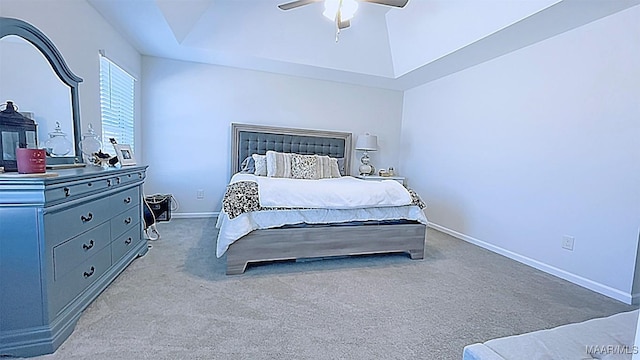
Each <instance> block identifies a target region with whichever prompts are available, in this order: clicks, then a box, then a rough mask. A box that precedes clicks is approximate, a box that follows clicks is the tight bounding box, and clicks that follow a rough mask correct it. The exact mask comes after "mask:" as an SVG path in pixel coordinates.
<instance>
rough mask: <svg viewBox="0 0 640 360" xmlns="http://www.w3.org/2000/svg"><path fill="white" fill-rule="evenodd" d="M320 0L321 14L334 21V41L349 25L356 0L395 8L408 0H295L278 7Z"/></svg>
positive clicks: (400, 6) (286, 8) (318, 0)
mask: <svg viewBox="0 0 640 360" xmlns="http://www.w3.org/2000/svg"><path fill="white" fill-rule="evenodd" d="M321 1H324V12H323V13H322V15H324V16H325V17H326V18H328V19H330V20H332V21H335V23H336V42H338V35H339V34H340V30H342V29H346V28H348V27H349V26H350V25H351V19H352V18H353V15H354V14H355V12H356V10H358V1H360V2H368V3H373V4H380V5H385V6H393V7H397V8H403V7H404V6H405V5H407V2H409V0H357V1H356V0H296V1H291V2H288V3H284V4H280V5H278V7H279V8H280V9H281V10H291V9H295V8H298V7H301V6H304V5H309V4H313V3H317V2H321Z"/></svg>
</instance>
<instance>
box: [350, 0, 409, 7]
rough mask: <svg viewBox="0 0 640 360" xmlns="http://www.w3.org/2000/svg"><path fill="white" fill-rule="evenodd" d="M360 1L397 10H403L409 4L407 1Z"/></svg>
mask: <svg viewBox="0 0 640 360" xmlns="http://www.w3.org/2000/svg"><path fill="white" fill-rule="evenodd" d="M360 1H363V2H370V3H374V4H380V5H387V6H394V7H398V8H403V7H404V6H405V5H407V3H408V2H409V0H360Z"/></svg>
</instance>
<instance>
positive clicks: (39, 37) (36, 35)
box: [0, 17, 82, 165]
mask: <svg viewBox="0 0 640 360" xmlns="http://www.w3.org/2000/svg"><path fill="white" fill-rule="evenodd" d="M9 35H15V36H18V37H21V38H23V39H24V40H26V41H28V42H30V43H31V44H33V46H35V47H36V48H37V49H38V50H40V52H41V53H42V55H44V57H45V58H46V59H47V61H48V62H49V64H50V65H51V68H52V69H53V70H54V71H55V73H56V75H58V78H59V79H60V80H61V81H62V82H63V83H65V84H66V85H67V86H68V87H69V88H70V89H71V115H72V117H73V144H74V149H75V156H61V157H47V165H61V164H79V163H82V151H81V149H80V140H81V139H82V137H81V132H82V129H81V125H80V104H79V99H78V84H79V83H81V82H82V78H81V77H79V76H77V75H75V74H74V73H73V72H71V70H70V69H69V67H68V66H67V63H66V62H65V61H64V58H63V57H62V54H60V51H58V49H57V48H56V46H55V45H54V44H53V42H52V41H51V40H50V39H49V38H48V37H47V36H46V35H45V34H44V33H42V31H40V30H38V28H36V27H35V26H33V25H31V24H29V23H27V22H25V21H23V20H20V19H14V18H7V17H0V39H2V38H3V37H5V36H9Z"/></svg>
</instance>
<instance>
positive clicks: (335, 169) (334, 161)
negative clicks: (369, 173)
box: [329, 158, 344, 178]
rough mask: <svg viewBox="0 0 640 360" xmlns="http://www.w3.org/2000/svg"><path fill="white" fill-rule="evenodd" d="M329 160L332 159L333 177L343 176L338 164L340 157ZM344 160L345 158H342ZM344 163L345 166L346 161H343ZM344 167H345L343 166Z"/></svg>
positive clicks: (331, 171)
mask: <svg viewBox="0 0 640 360" xmlns="http://www.w3.org/2000/svg"><path fill="white" fill-rule="evenodd" d="M329 160H330V161H331V166H330V168H331V170H330V173H331V177H332V178H339V177H341V176H342V175H341V173H340V167H339V165H338V161H339V160H338V159H336V158H330V159H329ZM342 160H344V159H342ZM342 164H343V166H344V162H343V163H342ZM343 168H344V167H343Z"/></svg>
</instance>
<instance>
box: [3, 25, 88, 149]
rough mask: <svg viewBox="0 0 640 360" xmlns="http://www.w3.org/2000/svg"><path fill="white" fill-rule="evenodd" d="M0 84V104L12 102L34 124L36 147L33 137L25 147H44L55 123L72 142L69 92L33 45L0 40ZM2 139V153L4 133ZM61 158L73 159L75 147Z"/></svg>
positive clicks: (15, 39)
mask: <svg viewBox="0 0 640 360" xmlns="http://www.w3.org/2000/svg"><path fill="white" fill-rule="evenodd" d="M25 69H29V70H28V71H25ZM0 84H2V86H0V104H3V103H6V101H7V100H10V101H13V103H14V106H17V111H18V112H20V113H21V114H22V115H24V116H26V117H29V118H31V119H33V120H35V122H36V123H37V142H38V144H37V146H36V145H35V143H36V135H35V134H32V135H29V137H28V139H27V143H28V147H39V148H43V147H44V144H45V142H46V141H47V140H48V139H49V138H50V133H55V129H56V123H59V124H60V129H61V131H62V132H64V133H65V134H67V135H66V136H67V139H68V140H69V141H73V139H75V134H74V126H73V115H72V111H73V109H72V103H71V90H70V88H69V87H68V86H67V85H66V84H65V83H63V82H62V81H61V80H60V79H59V78H58V76H57V75H56V73H55V72H54V70H53V69H52V67H51V65H50V64H49V62H48V61H47V59H46V58H45V57H44V55H42V53H41V52H40V51H39V50H38V49H37V48H36V47H35V46H33V44H31V43H30V42H28V41H26V40H24V39H22V38H21V37H18V36H15V35H9V36H5V37H3V38H2V39H0ZM2 136H3V141H2V144H3V149H2V150H3V154H5V153H6V151H5V150H7V149H5V148H6V146H11V145H10V143H11V140H10V139H11V136H10V134H7V135H6V136H7V142H5V141H4V136H5V134H3V135H2ZM16 141H18V140H16ZM13 153H14V154H15V151H14V152H13ZM14 156H15V155H14ZM52 156H55V155H52ZM64 156H71V157H73V156H76V154H75V149H74V147H73V146H71V150H70V152H69V153H67V154H65V155H64Z"/></svg>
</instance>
